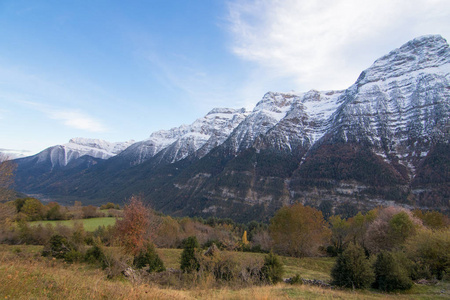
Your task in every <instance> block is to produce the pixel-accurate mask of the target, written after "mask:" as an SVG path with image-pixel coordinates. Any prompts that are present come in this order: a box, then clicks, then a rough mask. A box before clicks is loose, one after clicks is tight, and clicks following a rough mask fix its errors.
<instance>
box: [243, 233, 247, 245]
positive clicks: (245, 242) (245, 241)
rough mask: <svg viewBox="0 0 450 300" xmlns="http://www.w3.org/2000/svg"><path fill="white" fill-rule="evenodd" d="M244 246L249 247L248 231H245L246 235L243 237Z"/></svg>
mask: <svg viewBox="0 0 450 300" xmlns="http://www.w3.org/2000/svg"><path fill="white" fill-rule="evenodd" d="M242 244H244V246H246V245H248V239H247V230H244V234H243V235H242Z"/></svg>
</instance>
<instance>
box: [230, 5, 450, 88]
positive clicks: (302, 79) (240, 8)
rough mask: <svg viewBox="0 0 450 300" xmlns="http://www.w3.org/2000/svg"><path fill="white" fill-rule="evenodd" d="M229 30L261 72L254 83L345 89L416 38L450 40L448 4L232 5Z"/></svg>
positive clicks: (241, 53)
mask: <svg viewBox="0 0 450 300" xmlns="http://www.w3.org/2000/svg"><path fill="white" fill-rule="evenodd" d="M229 30H230V32H231V34H232V38H233V45H232V51H233V52H234V53H235V54H236V55H238V56H239V57H240V58H242V59H243V60H245V61H250V62H253V63H256V65H257V66H258V67H259V68H262V70H263V72H258V75H255V76H257V77H259V78H260V79H261V80H264V81H270V80H271V79H276V78H283V77H284V78H289V80H292V82H293V83H294V84H295V85H296V86H293V87H292V88H294V89H298V88H300V89H302V90H304V89H311V88H316V89H337V88H339V89H343V88H347V87H348V86H349V85H351V84H352V83H353V82H354V81H355V80H356V78H357V76H358V75H359V73H360V72H361V71H363V70H364V69H365V68H367V67H369V66H370V64H371V63H373V61H374V60H375V59H377V58H379V57H380V56H382V55H384V54H386V53H387V52H389V51H390V50H393V49H394V48H397V47H400V46H401V45H402V44H403V43H405V42H407V41H408V40H410V39H412V38H414V37H416V36H420V35H424V34H441V35H443V36H444V38H445V37H447V38H450V1H448V0H408V1H407V0H377V1H360V0H341V1H337V0H321V1H311V0H308V1H305V0H282V1H281V0H251V1H237V0H236V1H234V2H230V3H229ZM255 80H257V79H252V81H255Z"/></svg>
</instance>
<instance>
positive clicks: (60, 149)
mask: <svg viewBox="0 0 450 300" xmlns="http://www.w3.org/2000/svg"><path fill="white" fill-rule="evenodd" d="M133 143H134V140H129V141H126V142H117V143H111V142H107V141H104V140H99V139H86V138H72V139H70V140H69V142H68V143H66V144H63V145H57V146H53V147H49V148H47V149H45V150H43V151H42V152H39V153H38V154H36V155H32V156H28V157H23V158H19V159H16V160H15V162H16V163H17V172H16V173H17V174H16V182H17V184H18V185H19V186H21V185H28V184H30V183H33V182H41V181H43V178H46V177H48V176H49V175H50V174H51V175H55V174H56V173H58V174H59V172H61V171H62V170H64V171H66V170H69V169H73V168H76V169H79V168H80V167H81V168H82V169H84V168H88V167H90V166H92V165H94V164H97V163H98V162H100V161H102V160H106V159H109V158H111V157H113V156H116V155H117V154H119V153H120V152H122V151H123V150H125V149H126V148H127V147H129V146H130V145H132V144H133ZM58 171H59V172H58ZM63 174H64V172H63Z"/></svg>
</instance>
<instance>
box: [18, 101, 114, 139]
mask: <svg viewBox="0 0 450 300" xmlns="http://www.w3.org/2000/svg"><path fill="white" fill-rule="evenodd" d="M21 102H22V103H23V104H25V105H27V106H28V107H32V108H34V109H36V110H38V111H40V112H42V113H44V114H45V115H47V117H49V118H50V119H53V120H57V121H61V122H62V124H64V125H66V126H67V127H70V128H74V129H81V130H86V131H89V132H105V131H107V128H106V126H105V125H104V124H102V122H101V121H99V120H96V119H95V118H93V117H92V116H90V115H88V114H87V113H85V112H82V111H81V110H78V109H61V108H55V107H51V106H49V105H44V104H40V103H35V102H30V101H21Z"/></svg>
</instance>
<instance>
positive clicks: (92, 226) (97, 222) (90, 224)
mask: <svg viewBox="0 0 450 300" xmlns="http://www.w3.org/2000/svg"><path fill="white" fill-rule="evenodd" d="M75 223H82V224H83V226H84V230H86V231H94V230H96V229H97V228H98V227H99V226H108V225H114V224H116V218H115V217H105V218H90V219H79V220H62V221H33V222H30V225H31V226H37V225H39V224H41V225H42V226H45V225H47V224H50V225H53V226H56V225H62V226H68V227H73V225H74V224H75Z"/></svg>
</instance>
